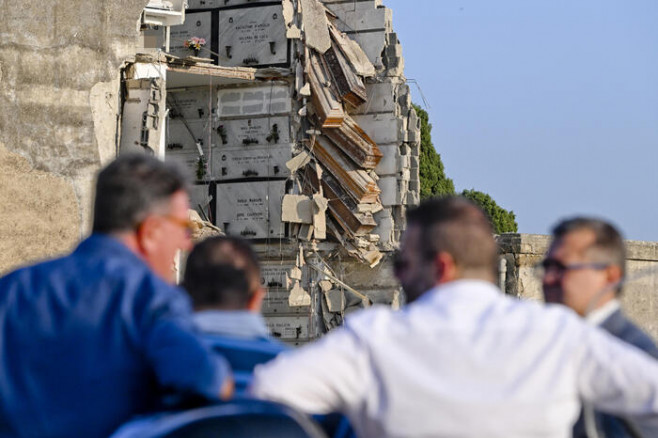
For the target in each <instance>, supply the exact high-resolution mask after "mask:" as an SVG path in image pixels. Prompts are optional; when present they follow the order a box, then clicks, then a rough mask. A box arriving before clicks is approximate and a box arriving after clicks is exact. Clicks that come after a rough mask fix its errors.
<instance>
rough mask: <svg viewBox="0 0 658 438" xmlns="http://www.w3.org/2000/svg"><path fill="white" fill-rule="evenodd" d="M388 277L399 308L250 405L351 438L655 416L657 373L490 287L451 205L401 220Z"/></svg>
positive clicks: (262, 382) (479, 250)
mask: <svg viewBox="0 0 658 438" xmlns="http://www.w3.org/2000/svg"><path fill="white" fill-rule="evenodd" d="M407 221H408V228H407V231H406V232H405V235H404V237H403V239H402V243H401V248H400V255H399V258H398V259H397V262H396V275H397V277H398V279H399V280H400V282H401V284H402V286H403V288H404V290H405V292H406V293H407V296H408V302H409V304H408V305H406V306H405V307H404V309H402V310H400V311H397V312H396V311H393V310H391V309H389V308H387V307H375V308H372V309H369V310H366V311H363V312H361V313H359V314H357V315H354V317H352V318H350V319H348V320H347V322H346V324H345V325H344V326H343V327H340V328H338V329H335V330H334V331H333V332H332V333H330V334H328V335H326V336H325V337H323V338H322V339H320V340H319V341H318V342H316V343H314V344H312V345H309V346H307V347H304V348H301V349H299V350H296V351H294V352H292V353H289V354H283V355H281V356H279V357H278V358H277V359H276V360H275V361H273V362H271V363H269V364H267V365H265V366H262V367H258V368H257V369H256V372H255V381H254V385H253V388H252V391H253V393H254V394H255V395H257V396H261V397H265V398H269V399H273V400H278V401H281V402H284V403H288V404H290V405H292V406H294V407H296V408H299V409H302V410H304V411H307V412H314V413H326V412H331V411H341V412H344V413H345V414H347V415H348V417H349V418H350V420H351V421H352V424H353V425H354V427H355V429H356V431H357V433H358V434H359V435H360V436H372V437H380V436H382V437H384V436H389V437H401V436H409V437H428V436H446V437H484V436H486V437H505V438H513V437H519V438H520V437H551V438H553V437H555V438H566V437H569V436H570V435H571V427H572V425H573V423H574V422H575V421H576V418H577V417H578V413H579V411H580V399H581V398H583V399H585V400H588V401H591V402H592V403H594V404H595V405H596V406H597V407H599V408H600V409H602V410H609V411H615V412H624V413H626V414H631V415H644V416H646V417H651V416H654V418H656V417H655V416H656V415H657V414H658V365H657V364H656V363H654V362H653V361H652V360H650V359H649V358H648V357H646V356H645V355H644V354H643V353H641V352H640V351H638V350H636V349H635V348H633V347H631V346H628V345H626V344H623V343H622V342H620V341H618V340H616V339H614V338H612V337H611V336H609V335H607V334H605V333H604V332H602V331H600V330H598V329H596V328H593V327H590V326H588V325H586V324H584V323H583V322H582V321H581V320H580V319H579V318H578V317H577V316H576V315H575V314H574V313H573V312H571V311H569V310H567V309H565V308H563V307H561V306H552V307H550V308H545V307H544V306H542V305H541V304H538V303H530V302H523V301H518V300H515V299H513V298H510V297H506V296H504V295H503V294H501V292H500V291H499V290H498V289H497V288H496V287H495V286H494V281H495V278H496V272H495V271H496V266H497V247H496V244H495V242H494V240H493V236H492V233H491V231H492V230H491V225H490V223H489V221H488V220H487V218H486V217H485V215H484V213H483V212H482V211H481V210H480V209H479V208H477V207H476V206H475V205H474V204H472V203H470V202H469V201H467V200H465V199H462V198H444V199H433V200H430V201H427V202H423V203H422V204H421V205H420V206H419V207H418V208H416V209H413V210H410V211H409V212H408V214H407Z"/></svg>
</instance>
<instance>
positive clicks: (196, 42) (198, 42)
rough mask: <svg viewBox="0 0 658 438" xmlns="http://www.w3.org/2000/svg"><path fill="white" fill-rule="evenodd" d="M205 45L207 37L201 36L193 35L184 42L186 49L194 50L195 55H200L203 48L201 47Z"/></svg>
mask: <svg viewBox="0 0 658 438" xmlns="http://www.w3.org/2000/svg"><path fill="white" fill-rule="evenodd" d="M205 45H206V39H205V38H199V37H192V38H190V39H187V40H185V42H184V43H183V46H184V47H185V48H186V49H190V50H192V51H194V56H199V51H200V50H201V47H203V46H205Z"/></svg>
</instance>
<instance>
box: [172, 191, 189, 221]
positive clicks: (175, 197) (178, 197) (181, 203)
mask: <svg viewBox="0 0 658 438" xmlns="http://www.w3.org/2000/svg"><path fill="white" fill-rule="evenodd" d="M169 206H170V208H171V212H172V213H175V212H177V213H185V215H187V210H188V209H189V207H190V199H189V197H188V196H187V192H185V191H184V190H179V191H177V192H174V194H172V195H171V198H170V200H169Z"/></svg>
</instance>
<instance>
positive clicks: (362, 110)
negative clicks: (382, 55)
mask: <svg viewBox="0 0 658 438" xmlns="http://www.w3.org/2000/svg"><path fill="white" fill-rule="evenodd" d="M395 89H396V86H395V84H393V82H391V81H390V80H387V81H384V82H377V83H366V94H367V95H368V101H367V102H366V103H364V104H363V105H361V106H359V107H357V108H356V109H355V110H354V111H353V112H352V114H372V113H395V112H396V111H397V106H396V99H395Z"/></svg>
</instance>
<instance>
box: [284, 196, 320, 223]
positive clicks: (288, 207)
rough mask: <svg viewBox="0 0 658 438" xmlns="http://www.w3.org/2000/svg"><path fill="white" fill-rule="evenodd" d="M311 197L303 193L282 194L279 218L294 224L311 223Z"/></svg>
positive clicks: (312, 207)
mask: <svg viewBox="0 0 658 438" xmlns="http://www.w3.org/2000/svg"><path fill="white" fill-rule="evenodd" d="M313 210H314V205H313V199H312V198H310V197H308V196H304V195H284V197H283V202H282V204H281V220H282V221H283V222H292V223H296V224H312V223H313V216H314V214H313Z"/></svg>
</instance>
